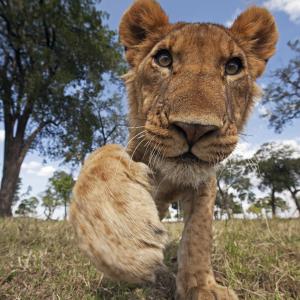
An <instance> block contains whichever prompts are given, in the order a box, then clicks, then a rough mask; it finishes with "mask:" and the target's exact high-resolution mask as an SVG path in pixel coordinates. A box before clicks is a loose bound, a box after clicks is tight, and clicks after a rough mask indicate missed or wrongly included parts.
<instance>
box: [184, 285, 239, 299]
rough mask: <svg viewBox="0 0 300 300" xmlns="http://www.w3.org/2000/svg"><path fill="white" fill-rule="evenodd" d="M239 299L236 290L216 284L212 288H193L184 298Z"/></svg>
mask: <svg viewBox="0 0 300 300" xmlns="http://www.w3.org/2000/svg"><path fill="white" fill-rule="evenodd" d="M183 299H185V300H238V297H237V295H236V294H235V292H234V291H233V290H231V289H229V288H226V287H223V286H220V285H216V286H214V287H211V288H193V289H191V290H190V291H189V293H188V296H187V297H185V298H182V300H183Z"/></svg>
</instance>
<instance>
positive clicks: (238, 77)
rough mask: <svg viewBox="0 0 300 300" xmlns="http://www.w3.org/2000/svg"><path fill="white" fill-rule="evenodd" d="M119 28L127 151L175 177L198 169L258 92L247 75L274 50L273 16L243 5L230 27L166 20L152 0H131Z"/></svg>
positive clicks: (213, 160)
mask: <svg viewBox="0 0 300 300" xmlns="http://www.w3.org/2000/svg"><path fill="white" fill-rule="evenodd" d="M120 36H121V40H122V42H123V44H124V45H125V47H126V49H127V51H126V56H127V59H128V61H129V63H130V64H131V70H130V71H129V72H128V74H127V75H126V76H125V79H126V84H127V87H128V91H129V98H130V99H129V100H130V107H129V108H130V126H131V138H132V141H133V143H132V146H131V147H132V148H133V150H132V151H137V152H140V153H141V152H145V151H146V152H147V153H146V154H145V153H144V154H143V155H144V156H146V157H147V158H148V162H149V163H150V164H151V163H152V166H154V167H155V168H159V169H160V170H162V172H163V173H166V174H168V173H176V176H175V177H176V178H181V179H180V180H184V179H185V180H186V178H185V177H186V176H189V178H191V177H197V176H198V175H203V170H208V169H210V167H211V166H214V165H215V164H217V163H218V162H220V161H221V160H223V159H224V158H226V157H227V156H228V155H229V154H230V153H231V152H232V151H233V150H234V148H235V146H236V143H237V141H238V135H239V133H240V131H241V129H242V128H243V125H244V124H245V122H246V119H247V116H248V114H249V112H250V110H251V107H252V106H253V103H254V99H255V97H256V96H257V95H258V88H257V86H256V84H255V79H256V78H257V77H258V76H259V75H261V74H262V72H263V70H264V67H265V64H266V62H267V60H268V59H269V57H270V56H271V55H272V54H273V53H274V50H275V48H274V47H275V43H276V40H277V31H276V27H275V24H274V20H273V17H272V16H271V15H270V14H269V13H268V12H267V11H266V10H265V9H261V8H250V9H249V10H248V11H246V12H245V13H244V14H242V15H241V16H240V17H239V18H238V19H237V20H236V22H235V23H234V25H233V26H232V27H231V28H230V29H226V28H224V27H222V26H219V25H214V24H189V23H177V24H174V25H170V24H169V23H168V20H167V17H166V15H165V14H164V12H163V11H162V10H161V8H160V6H159V5H158V4H157V3H156V2H154V1H153V0H138V1H136V2H135V3H134V5H133V6H132V7H131V8H130V9H129V10H128V11H127V12H126V14H125V15H124V17H123V20H122V22H121V25H120ZM266 47H267V48H266ZM135 137H136V138H135ZM138 148H139V149H138ZM148 154H149V155H148ZM191 175H192V176H191ZM198 177H199V176H198ZM200 177H201V176H200ZM192 181H195V180H194V179H192Z"/></svg>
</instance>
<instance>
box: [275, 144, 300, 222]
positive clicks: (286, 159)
mask: <svg viewBox="0 0 300 300" xmlns="http://www.w3.org/2000/svg"><path fill="white" fill-rule="evenodd" d="M280 152H281V156H280V157H279V159H278V161H277V164H278V169H279V173H280V181H281V185H282V187H283V189H285V190H287V191H288V192H289V193H290V195H291V197H292V199H293V201H294V202H295V205H296V208H297V210H298V214H299V217H300V199H299V196H298V194H299V193H300V158H299V157H297V158H296V153H295V150H294V149H292V148H291V147H289V146H283V147H281V149H280Z"/></svg>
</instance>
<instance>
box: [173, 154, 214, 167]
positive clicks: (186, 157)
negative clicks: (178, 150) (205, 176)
mask: <svg viewBox="0 0 300 300" xmlns="http://www.w3.org/2000/svg"><path fill="white" fill-rule="evenodd" d="M173 159H174V160H176V161H177V162H179V163H185V164H202V165H203V164H206V165H207V164H208V162H207V161H204V160H202V159H200V158H198V157H197V156H196V155H194V154H193V153H192V152H190V151H188V152H185V153H183V154H181V155H178V156H176V157H174V158H173Z"/></svg>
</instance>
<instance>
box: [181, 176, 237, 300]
mask: <svg viewBox="0 0 300 300" xmlns="http://www.w3.org/2000/svg"><path fill="white" fill-rule="evenodd" d="M215 196H216V187H215V179H214V178H213V179H211V181H210V182H209V183H207V184H205V185H203V187H202V188H201V190H199V192H197V196H195V195H194V196H193V197H191V199H190V200H187V201H184V202H183V209H184V213H185V226H184V230H183V235H182V240H181V243H180V247H179V250H178V274H177V279H176V284H177V299H178V300H200V299H206V300H210V299H211V300H229V299H230V300H232V299H237V297H236V295H235V294H234V292H233V291H232V290H230V289H227V288H223V287H221V286H219V285H217V284H216V281H215V278H214V275H213V271H212V264H211V249H212V221H213V207H214V201H215Z"/></svg>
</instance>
